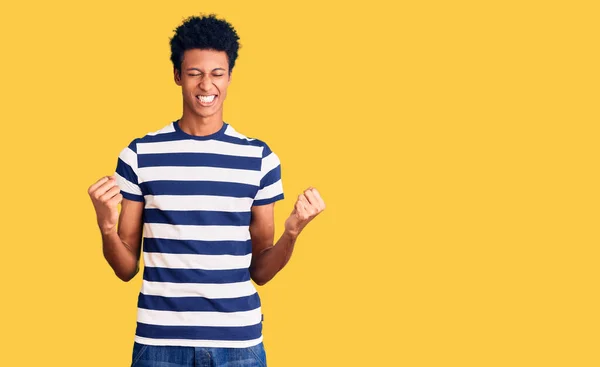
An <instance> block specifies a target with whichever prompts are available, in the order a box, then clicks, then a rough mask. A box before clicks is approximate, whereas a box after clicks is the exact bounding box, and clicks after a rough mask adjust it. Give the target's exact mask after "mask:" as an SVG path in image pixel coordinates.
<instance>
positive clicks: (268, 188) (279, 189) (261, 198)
mask: <svg viewBox="0 0 600 367" xmlns="http://www.w3.org/2000/svg"><path fill="white" fill-rule="evenodd" d="M260 175H261V180H260V186H259V188H258V192H257V193H256V196H255V197H254V202H253V204H252V205H266V204H270V203H274V202H276V201H278V200H282V199H283V198H284V196H283V185H282V182H281V163H280V161H279V157H278V156H277V154H275V153H274V152H272V151H271V149H270V148H269V146H267V145H266V144H265V146H264V148H263V154H262V162H261V170H260Z"/></svg>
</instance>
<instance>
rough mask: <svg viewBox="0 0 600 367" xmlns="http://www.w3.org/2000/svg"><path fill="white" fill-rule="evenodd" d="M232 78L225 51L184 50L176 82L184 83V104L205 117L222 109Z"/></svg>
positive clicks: (181, 84) (182, 86) (182, 89)
mask: <svg viewBox="0 0 600 367" xmlns="http://www.w3.org/2000/svg"><path fill="white" fill-rule="evenodd" d="M230 82H231V77H230V74H229V62H228V60H227V54H226V53H225V52H224V51H214V50H201V49H192V50H187V51H185V52H184V54H183V62H182V63H181V74H180V73H178V72H177V69H175V83H176V84H177V85H179V86H181V92H182V94H183V102H184V104H185V106H187V108H188V109H189V111H190V112H193V113H194V114H196V115H199V116H202V117H209V116H212V115H214V114H215V113H217V112H219V111H221V110H222V108H223V101H224V100H225V97H226V96H227V87H228V86H229V83H230Z"/></svg>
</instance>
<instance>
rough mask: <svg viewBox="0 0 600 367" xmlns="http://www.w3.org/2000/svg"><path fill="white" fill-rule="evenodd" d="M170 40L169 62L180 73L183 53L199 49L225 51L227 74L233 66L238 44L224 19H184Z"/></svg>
mask: <svg viewBox="0 0 600 367" xmlns="http://www.w3.org/2000/svg"><path fill="white" fill-rule="evenodd" d="M174 31H175V35H174V36H173V38H171V40H170V44H171V62H173V67H174V68H175V69H177V71H178V72H180V73H181V63H182V62H183V53H184V52H185V51H186V50H190V49H194V48H199V49H208V50H215V51H225V53H226V54H227V59H228V60H229V73H231V71H232V70H233V67H234V66H235V60H236V59H237V56H238V50H239V48H240V43H239V39H240V37H238V34H237V32H236V31H235V29H234V28H233V26H232V25H231V24H230V23H229V22H227V21H226V20H224V19H217V16H216V15H215V14H209V15H202V16H196V15H193V16H191V17H188V18H186V19H184V21H183V23H182V24H181V25H180V26H179V27H177V28H176V29H175V30H174Z"/></svg>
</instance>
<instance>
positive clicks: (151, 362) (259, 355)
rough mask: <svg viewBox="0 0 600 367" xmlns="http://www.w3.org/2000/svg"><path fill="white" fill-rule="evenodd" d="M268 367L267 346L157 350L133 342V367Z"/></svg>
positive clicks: (159, 348)
mask: <svg viewBox="0 0 600 367" xmlns="http://www.w3.org/2000/svg"><path fill="white" fill-rule="evenodd" d="M195 366H196V367H266V366H267V356H266V353H265V348H264V345H263V343H260V344H258V345H255V346H253V347H249V348H198V347H178V346H156V345H145V344H140V343H137V342H133V354H132V356H131V367H195Z"/></svg>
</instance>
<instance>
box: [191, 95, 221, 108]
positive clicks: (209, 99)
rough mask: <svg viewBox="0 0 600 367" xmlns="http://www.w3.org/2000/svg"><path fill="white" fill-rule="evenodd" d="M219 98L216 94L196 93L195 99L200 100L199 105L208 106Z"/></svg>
mask: <svg viewBox="0 0 600 367" xmlns="http://www.w3.org/2000/svg"><path fill="white" fill-rule="evenodd" d="M217 98H219V97H218V96H217V95H216V94H210V95H207V96H203V95H197V96H196V99H197V100H198V102H200V105H201V106H204V107H208V106H212V105H213V104H215V101H216V100H217Z"/></svg>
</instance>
